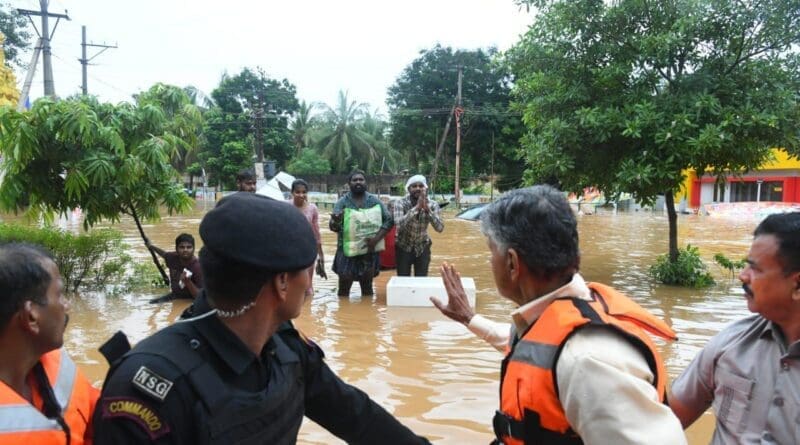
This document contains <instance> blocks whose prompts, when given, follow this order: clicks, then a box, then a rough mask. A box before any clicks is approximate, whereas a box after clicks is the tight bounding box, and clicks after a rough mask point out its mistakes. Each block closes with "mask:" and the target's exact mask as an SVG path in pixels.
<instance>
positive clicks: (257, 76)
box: [211, 68, 299, 165]
mask: <svg viewBox="0 0 800 445" xmlns="http://www.w3.org/2000/svg"><path fill="white" fill-rule="evenodd" d="M296 94H297V89H296V88H295V86H294V85H292V84H291V83H289V81H288V80H286V79H283V80H280V81H279V80H275V79H271V78H270V77H269V76H267V75H266V73H265V72H264V70H262V69H261V68H257V69H255V70H253V69H250V68H245V69H243V70H242V72H241V73H239V74H237V75H235V76H228V75H224V76H223V77H222V80H221V81H220V84H219V86H218V87H217V88H216V89H215V90H214V91H212V92H211V97H212V98H213V99H214V102H215V103H216V104H217V106H218V107H219V109H220V110H221V112H222V113H223V115H224V116H225V118H224V121H225V122H231V121H237V122H244V121H243V120H241V119H240V116H242V117H244V118H246V119H247V120H248V121H249V126H240V127H239V131H240V132H245V134H250V135H252V136H253V137H252V139H251V141H252V143H253V144H254V146H253V148H254V152H255V154H256V156H257V157H258V159H259V160H262V159H263V158H264V157H267V158H269V159H274V160H275V161H277V163H278V165H285V163H286V161H287V160H288V159H289V158H290V157H291V156H292V155H293V154H294V153H295V151H294V150H293V149H292V148H293V145H292V133H291V131H290V130H289V119H290V118H291V116H292V115H293V114H294V113H295V112H296V111H297V110H298V108H299V104H298V102H297V97H296ZM228 115H231V116H233V119H230V118H229V117H228ZM259 129H260V131H259ZM234 141H239V142H245V141H246V138H244V137H240V138H237V139H235V140H234V139H227V140H225V141H224V142H234ZM259 147H262V150H263V152H262V151H259V150H258V148H259Z"/></svg>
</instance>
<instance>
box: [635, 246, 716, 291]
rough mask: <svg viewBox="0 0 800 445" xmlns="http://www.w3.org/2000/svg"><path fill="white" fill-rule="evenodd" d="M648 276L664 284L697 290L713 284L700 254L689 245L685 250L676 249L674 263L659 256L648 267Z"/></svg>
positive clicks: (665, 256)
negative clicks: (676, 253)
mask: <svg viewBox="0 0 800 445" xmlns="http://www.w3.org/2000/svg"><path fill="white" fill-rule="evenodd" d="M650 275H652V276H653V278H655V279H656V280H658V281H660V282H662V283H664V284H674V285H678V286H690V287H695V288H699V287H708V286H711V285H712V284H714V278H712V277H711V274H710V273H708V269H707V268H706V265H705V263H703V260H702V259H701V258H700V252H699V251H698V249H697V247H693V246H692V245H691V244H688V245H686V249H678V261H676V262H674V263H672V262H670V261H669V255H668V254H665V255H661V256H659V257H658V259H656V264H654V265H652V266H650Z"/></svg>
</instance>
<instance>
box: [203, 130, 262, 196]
mask: <svg viewBox="0 0 800 445" xmlns="http://www.w3.org/2000/svg"><path fill="white" fill-rule="evenodd" d="M205 163H206V168H207V169H208V170H210V171H212V172H214V176H212V179H213V181H212V182H210V183H211V184H212V185H219V186H221V187H222V188H223V189H225V190H232V189H235V188H236V173H238V172H239V171H240V170H242V169H244V168H249V167H252V166H253V156H252V151H251V150H250V148H249V147H248V145H247V144H246V143H245V142H241V141H232V142H225V143H223V144H222V147H220V150H219V152H218V153H216V154H215V155H214V156H209V157H208V158H206V159H205Z"/></svg>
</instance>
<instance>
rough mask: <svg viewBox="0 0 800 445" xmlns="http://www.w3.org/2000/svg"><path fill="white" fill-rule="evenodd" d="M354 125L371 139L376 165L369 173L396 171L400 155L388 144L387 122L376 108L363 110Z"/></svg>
mask: <svg viewBox="0 0 800 445" xmlns="http://www.w3.org/2000/svg"><path fill="white" fill-rule="evenodd" d="M356 125H357V127H358V128H359V129H360V130H361V131H363V132H364V133H366V134H368V135H369V136H370V137H371V138H372V141H373V147H374V149H375V155H376V161H377V162H376V164H377V165H376V169H375V171H373V172H371V173H384V172H386V171H389V172H393V171H396V170H397V166H398V164H399V162H400V158H401V157H402V155H401V154H400V152H399V151H397V150H395V149H393V148H392V146H391V145H389V139H388V137H387V136H388V134H387V133H388V130H389V122H388V121H387V120H386V119H384V117H383V116H382V115H381V114H380V113H379V112H378V110H377V109H376V110H374V111H372V112H369V111H367V112H365V113H364V115H363V117H362V118H361V119H360V120H359V121H358V123H357V124H356Z"/></svg>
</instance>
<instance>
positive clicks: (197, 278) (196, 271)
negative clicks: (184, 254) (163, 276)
mask: <svg viewBox="0 0 800 445" xmlns="http://www.w3.org/2000/svg"><path fill="white" fill-rule="evenodd" d="M164 262H165V263H166V264H167V269H169V285H170V289H172V292H171V294H170V295H172V299H178V298H186V299H189V300H191V299H192V298H194V297H193V296H192V294H191V293H190V292H189V288H187V287H186V286H185V285H184V286H183V288H181V286H180V281H181V274H183V269H189V271H190V272H192V276H191V278H189V279H190V280H192V283H194V284H195V286H197V287H198V289H199V288H202V287H203V271H202V270H200V261H199V260H198V259H197V257H196V256H192V259H191V261H190V262H189V264H188V265H186V266H184V265H183V264H182V263H181V257H180V256H179V255H178V252H166V254H165V255H164Z"/></svg>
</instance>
